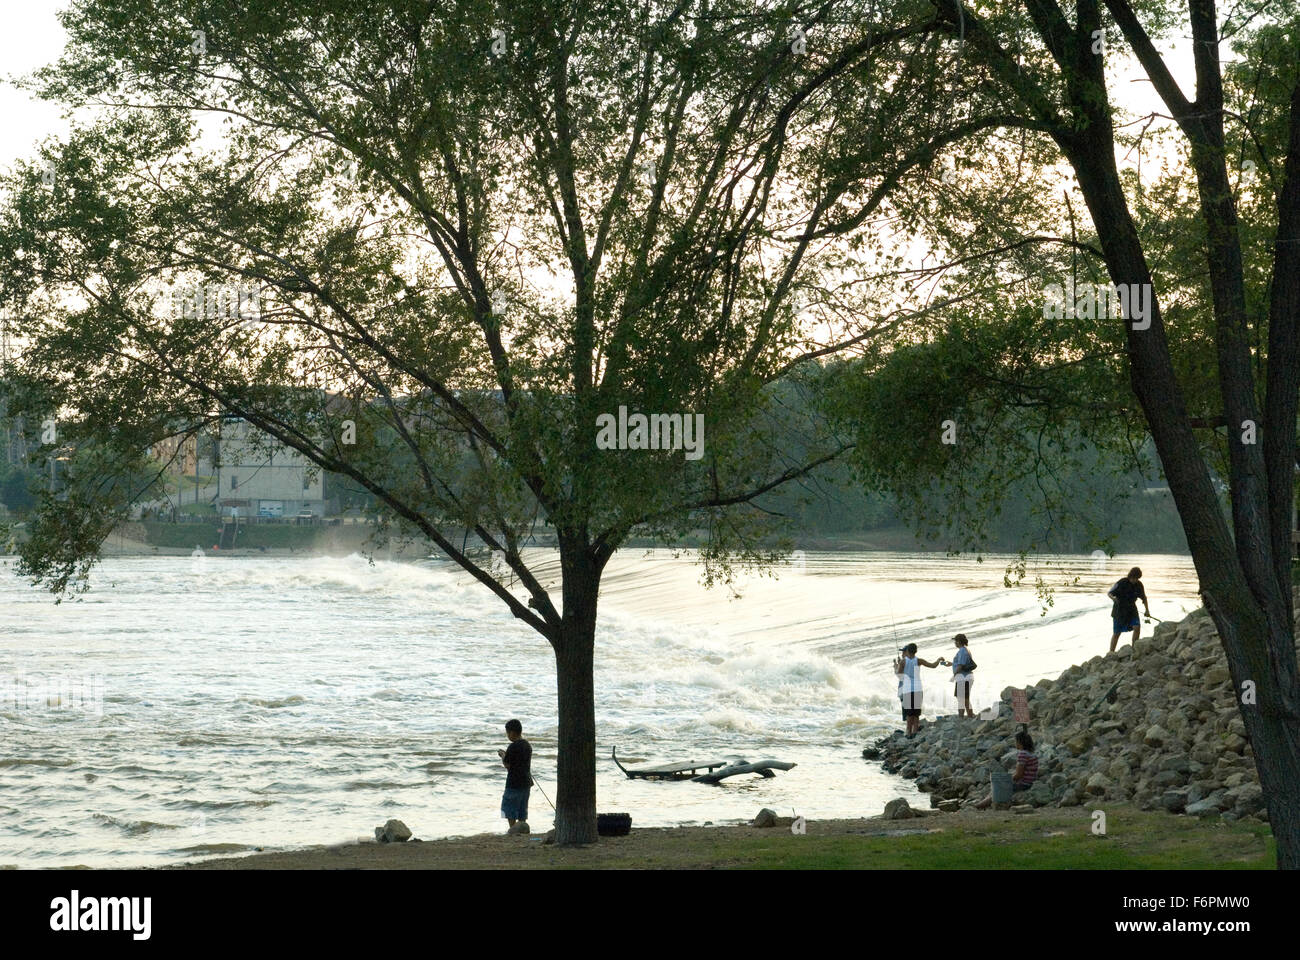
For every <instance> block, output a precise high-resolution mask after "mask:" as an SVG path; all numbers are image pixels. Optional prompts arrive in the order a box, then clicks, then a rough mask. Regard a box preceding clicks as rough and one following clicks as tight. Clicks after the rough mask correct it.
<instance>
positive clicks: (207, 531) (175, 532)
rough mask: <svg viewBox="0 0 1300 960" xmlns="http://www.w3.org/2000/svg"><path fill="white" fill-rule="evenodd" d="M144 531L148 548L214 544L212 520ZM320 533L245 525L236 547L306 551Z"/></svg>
mask: <svg viewBox="0 0 1300 960" xmlns="http://www.w3.org/2000/svg"><path fill="white" fill-rule="evenodd" d="M144 528H145V530H146V531H147V535H148V540H147V541H146V542H147V543H148V544H149V545H150V546H152V547H189V548H191V549H192V548H193V547H194V545H195V544H198V545H199V546H200V547H202V548H203V549H205V550H207V549H209V548H210V547H211V546H212V545H213V544H214V543H216V542H217V540H218V537H219V534H218V532H217V521H216V518H215V517H214V518H210V519H208V520H205V521H204V522H202V523H159V522H157V521H153V520H150V521H146V522H145V523H144ZM320 532H321V528H320V527H316V526H308V525H305V524H303V525H299V524H291V523H249V524H244V525H242V526H241V527H240V528H239V539H238V541H237V542H236V544H235V545H236V546H237V547H239V548H242V549H253V550H256V549H257V548H258V547H293V548H294V549H295V550H309V549H311V548H312V547H313V546H315V544H316V538H317V537H318V536H319V534H320Z"/></svg>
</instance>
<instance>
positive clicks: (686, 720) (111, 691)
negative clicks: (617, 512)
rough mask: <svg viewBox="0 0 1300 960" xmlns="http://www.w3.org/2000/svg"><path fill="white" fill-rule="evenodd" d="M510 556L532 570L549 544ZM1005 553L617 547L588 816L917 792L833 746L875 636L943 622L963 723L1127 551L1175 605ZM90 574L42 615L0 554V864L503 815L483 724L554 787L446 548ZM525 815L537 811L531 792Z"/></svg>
mask: <svg viewBox="0 0 1300 960" xmlns="http://www.w3.org/2000/svg"><path fill="white" fill-rule="evenodd" d="M531 559H532V561H533V562H534V563H535V564H536V565H537V566H538V568H539V569H541V570H542V571H543V573H544V576H543V579H544V581H550V582H553V580H554V579H555V576H556V573H557V569H558V567H557V565H556V563H555V561H554V558H553V557H551V556H549V555H547V554H544V553H541V552H538V553H536V554H534V555H532V557H531ZM1006 562H1007V558H1003V557H986V558H985V559H984V561H983V562H982V563H980V562H977V561H976V560H975V559H974V558H970V557H959V558H953V557H948V556H946V555H943V554H924V553H811V552H810V553H807V554H806V555H804V556H803V557H802V558H801V560H800V561H799V562H798V563H797V564H796V565H794V566H790V567H786V568H783V569H780V570H779V571H778V577H777V578H776V579H773V578H771V577H763V576H751V577H742V578H740V579H739V580H738V581H737V583H736V584H735V589H736V591H738V592H739V594H740V597H739V598H735V597H733V596H732V593H731V591H729V590H727V589H726V588H715V589H712V590H708V589H705V588H704V587H703V586H701V584H700V582H699V581H700V568H699V567H698V565H697V564H696V563H695V562H694V560H693V558H692V557H691V556H690V555H678V556H674V555H673V554H672V553H671V552H669V551H663V550H658V551H642V550H631V549H629V550H624V551H621V552H620V553H619V554H618V555H617V556H616V557H615V559H614V560H613V562H612V563H611V565H610V568H609V570H608V572H607V573H606V579H605V584H604V587H603V590H602V594H601V616H600V627H599V633H598V638H597V650H596V712H597V739H598V742H597V767H598V791H599V794H598V795H599V808H600V809H601V810H608V811H626V812H628V813H630V814H631V815H632V818H633V822H634V824H637V825H640V826H655V825H668V824H697V823H704V822H709V821H712V822H714V823H722V822H729V821H739V820H742V819H749V818H751V817H752V816H753V815H754V814H755V813H756V812H757V810H758V809H759V808H760V807H764V806H768V807H772V808H774V809H776V810H777V812H778V813H779V814H782V815H789V814H790V813H791V812H792V811H793V812H797V813H798V814H800V815H803V816H806V817H808V818H810V819H817V818H829V817H857V816H868V815H873V814H876V813H879V811H880V809H881V808H882V806H883V805H884V803H885V802H886V801H887V800H889V799H892V798H893V797H895V796H906V797H909V798H915V796H916V791H915V789H914V787H913V786H912V784H910V783H908V782H906V781H902V780H899V779H897V778H896V777H892V776H887V775H885V774H882V773H881V772H880V771H879V768H878V765H875V764H868V763H866V762H865V761H863V760H862V759H861V756H860V754H861V748H862V746H863V745H864V744H865V743H866V742H868V741H869V740H870V739H871V738H872V737H874V736H878V735H880V734H882V733H886V732H888V731H890V730H892V729H895V728H897V727H898V726H900V725H901V722H900V719H899V703H898V700H897V697H896V686H897V683H896V680H895V678H894V676H893V673H892V670H891V668H890V662H891V660H892V657H893V654H894V651H895V650H896V648H897V647H898V646H901V645H902V644H904V643H907V642H909V641H914V642H916V643H917V644H918V645H919V647H920V654H921V656H922V657H923V658H926V659H934V658H936V657H938V656H940V655H948V656H950V655H951V653H952V650H953V647H952V643H951V640H950V638H951V636H952V635H953V634H954V633H957V632H959V631H960V632H964V633H966V634H967V635H969V637H970V639H971V650H972V652H973V654H974V657H975V660H976V662H977V663H978V664H979V668H978V670H977V671H976V674H975V676H976V680H975V683H974V689H973V699H974V701H975V706H976V708H977V709H978V708H981V707H983V706H985V705H987V704H988V703H989V702H990V701H991V700H992V699H996V697H997V695H998V694H999V692H1000V691H1001V689H1002V688H1003V687H1004V686H1006V685H1021V684H1025V683H1031V682H1033V681H1035V680H1037V679H1039V678H1041V677H1044V676H1049V675H1051V676H1055V675H1056V674H1057V673H1059V672H1060V671H1061V670H1063V669H1064V668H1065V667H1067V666H1069V665H1070V664H1072V663H1077V662H1081V661H1082V660H1086V659H1088V658H1089V657H1091V656H1093V655H1095V654H1098V653H1104V652H1105V650H1106V648H1107V644H1108V640H1109V633H1110V628H1109V613H1110V603H1109V601H1108V600H1107V599H1106V598H1105V596H1104V594H1105V591H1106V590H1107V589H1108V588H1109V586H1110V584H1112V583H1114V581H1115V580H1116V579H1118V578H1119V577H1120V576H1122V575H1123V574H1124V573H1125V572H1126V571H1127V570H1128V568H1129V567H1130V566H1132V565H1133V564H1135V563H1136V564H1138V565H1140V566H1142V568H1143V570H1144V573H1145V576H1144V582H1145V583H1146V585H1147V591H1148V594H1149V595H1150V596H1151V598H1152V600H1151V606H1152V612H1153V613H1154V614H1155V615H1156V616H1157V617H1160V618H1162V619H1167V620H1177V619H1181V617H1182V616H1183V615H1184V614H1185V613H1186V612H1189V611H1191V610H1192V609H1195V607H1196V606H1197V605H1198V602H1199V601H1198V599H1197V596H1196V589H1197V588H1196V576H1195V572H1194V570H1193V569H1192V565H1191V562H1190V560H1189V559H1188V558H1186V557H1178V556H1147V557H1121V558H1116V559H1115V560H1109V561H1102V560H1093V559H1090V558H1088V557H1065V558H1055V560H1054V561H1053V565H1052V566H1051V567H1050V568H1046V572H1045V578H1046V580H1047V581H1048V582H1049V583H1050V584H1053V585H1054V586H1055V587H1056V590H1055V593H1054V595H1053V597H1052V603H1051V604H1050V605H1046V604H1045V603H1044V602H1043V601H1042V600H1040V599H1039V598H1038V597H1037V596H1036V595H1035V591H1034V589H1033V588H1032V586H1028V585H1027V586H1025V587H1022V588H1016V589H1008V588H1006V587H1004V585H1003V582H1002V578H1003V572H1004V568H1005V565H1006ZM1032 573H1033V570H1032V568H1031V576H1032ZM1075 578H1077V583H1076V582H1074V581H1075ZM1066 581H1068V582H1069V585H1068V586H1063V585H1062V584H1063V583H1064V582H1066ZM92 585H93V589H92V591H91V592H90V593H89V594H86V595H85V596H84V598H83V599H81V600H80V601H76V602H73V601H65V602H64V603H62V604H58V605H56V604H55V603H54V602H53V601H52V599H51V597H50V595H49V594H48V593H45V592H42V591H40V590H37V589H34V588H32V587H30V586H28V585H27V584H26V583H25V582H24V581H22V580H20V579H18V578H17V577H16V576H14V575H13V572H12V560H10V561H5V562H4V565H3V567H0V866H10V865H12V866H19V867H54V866H71V865H87V866H95V867H107V866H119V867H129V866H140V865H152V864H162V863H175V862H180V861H183V860H185V859H187V858H194V857H203V856H213V855H217V854H223V853H239V852H245V851H248V850H250V849H252V848H255V847H293V846H302V845H314V844H324V843H338V842H343V841H349V840H355V839H358V838H360V837H363V836H371V835H373V828H374V827H375V826H377V825H379V824H382V823H383V822H384V821H385V820H387V819H389V818H390V817H396V818H398V819H401V820H403V821H405V822H406V823H407V825H408V826H410V827H411V829H412V830H413V831H414V833H415V835H416V836H419V837H424V838H435V837H442V836H457V835H467V834H473V833H481V832H485V831H493V830H500V829H503V828H504V822H503V821H502V820H500V819H499V805H500V794H501V787H502V783H503V781H504V771H503V769H502V767H501V766H500V763H499V761H498V760H497V756H496V750H497V748H499V747H503V746H505V742H506V741H505V739H504V734H503V732H502V723H503V722H504V721H505V720H506V719H509V718H510V717H518V718H519V719H521V720H522V721H523V723H524V734H525V736H526V737H528V738H529V739H530V740H531V742H532V744H533V750H534V753H533V771H534V773H535V775H536V778H537V780H538V782H539V784H540V787H541V790H542V791H544V792H545V793H546V794H547V795H549V796H550V797H551V798H552V799H554V786H555V785H554V770H555V743H556V740H555V736H556V720H555V669H554V661H553V658H552V655H551V652H550V648H549V646H548V645H547V644H546V642H545V641H544V640H542V639H541V638H540V637H538V636H537V635H536V634H534V633H532V632H531V631H530V630H529V629H528V628H527V627H526V626H524V625H523V624H521V623H520V622H518V621H516V620H515V619H514V618H513V617H511V616H510V615H509V614H508V613H507V612H506V611H505V609H504V607H503V606H502V605H501V604H500V602H499V601H498V600H497V599H496V598H495V597H493V596H491V595H490V594H488V593H487V592H486V591H485V590H483V588H482V587H481V586H480V585H478V584H477V583H474V582H473V581H471V580H469V578H467V577H465V576H463V575H462V574H459V573H458V572H457V571H456V570H454V569H453V568H452V567H451V566H450V565H449V564H447V563H445V562H442V561H437V560H427V561H419V562H401V561H383V560H376V561H375V562H373V563H371V562H368V561H367V560H366V559H364V558H362V557H360V556H356V555H354V556H349V557H315V558H307V557H289V558H280V557H275V558H272V557H265V556H232V557H218V556H215V555H213V556H207V557H203V558H187V557H119V558H112V559H108V560H106V561H105V562H104V563H103V565H102V566H100V567H98V568H97V569H96V571H95V572H94V574H92ZM1143 629H1144V631H1146V632H1148V633H1149V631H1150V629H1151V627H1150V626H1146V625H1144V628H1143ZM949 674H950V671H949V670H948V669H945V668H940V669H937V670H933V671H930V670H925V671H923V678H924V683H925V687H926V705H927V710H926V713H927V715H931V716H933V715H936V714H942V713H946V712H952V708H951V700H950V697H951V684H950V683H948V682H947V679H948V677H949ZM615 747H617V748H618V750H619V758H620V759H621V760H624V761H625V762H630V761H633V760H644V761H653V762H660V763H662V762H670V761H678V760H686V759H695V758H705V757H718V758H737V757H743V758H745V759H748V760H758V759H766V758H774V759H778V760H787V761H792V762H795V763H797V764H798V766H797V767H796V768H795V769H793V770H791V771H789V772H788V773H778V774H777V776H776V777H775V778H774V779H760V778H757V777H739V778H736V779H733V780H729V781H726V782H724V783H723V784H721V785H719V786H706V785H703V784H695V783H689V782H676V783H673V782H668V783H662V782H648V781H639V780H638V781H634V780H628V779H626V778H625V777H624V776H623V775H622V774H621V773H620V772H619V771H618V769H617V768H616V767H615V766H614V764H613V762H612V761H611V760H610V751H611V749H612V748H615ZM529 820H530V822H531V824H532V826H533V828H534V830H535V831H538V832H540V831H542V830H544V829H546V828H548V827H549V826H550V823H551V812H550V808H549V807H548V806H547V801H546V800H545V799H544V798H543V796H542V795H541V794H540V793H539V791H537V790H534V791H533V795H532V800H531V805H530V817H529Z"/></svg>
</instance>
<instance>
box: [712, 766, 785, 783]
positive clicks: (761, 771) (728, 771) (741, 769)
mask: <svg viewBox="0 0 1300 960" xmlns="http://www.w3.org/2000/svg"><path fill="white" fill-rule="evenodd" d="M796 766H798V764H794V763H786V762H785V761H783V760H759V761H758V762H757V763H746V762H745V761H744V760H741V761H739V762H737V763H733V764H732V765H731V766H729V767H723V768H722V769H721V770H716V771H712V772H710V773H703V774H700V775H699V776H698V777H691V782H692V783H717V782H718V781H719V780H725V779H727V777H735V776H739V775H740V774H742V773H757V774H758V775H759V776H763V777H775V776H776V774H775V773H773V772H772V771H773V770H790V769H793V768H794V767H796Z"/></svg>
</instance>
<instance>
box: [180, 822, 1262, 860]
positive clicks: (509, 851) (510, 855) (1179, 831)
mask: <svg viewBox="0 0 1300 960" xmlns="http://www.w3.org/2000/svg"><path fill="white" fill-rule="evenodd" d="M923 813H924V814H925V815H924V816H920V817H917V818H915V819H909V820H884V819H882V818H880V817H872V818H863V819H856V820H822V821H808V823H807V825H806V833H805V834H801V835H795V834H793V833H792V832H791V830H790V827H789V826H788V824H789V822H790V821H789V818H785V819H784V821H780V822H779V825H778V826H776V827H772V828H768V829H757V828H755V827H752V826H747V825H746V826H709V827H665V828H644V829H636V828H634V829H633V830H632V832H631V834H629V835H628V836H626V837H607V838H602V839H601V840H600V841H599V842H598V843H595V844H592V845H590V846H586V847H574V848H560V847H555V846H547V845H544V844H543V843H542V837H541V835H540V834H534V835H532V836H526V837H525V836H506V835H504V834H493V835H479V836H473V837H457V838H451V839H445V840H432V841H424V842H418V841H414V840H413V841H410V842H407V843H394V844H379V843H373V842H372V843H353V844H343V845H339V846H333V847H314V848H310V849H306V850H291V851H268V852H265V853H259V854H254V855H252V856H244V857H231V858H224V859H219V860H206V861H201V862H197V863H193V864H186V865H184V866H181V867H178V868H169V869H198V870H430V869H442V870H483V869H520V870H529V869H533V870H537V869H540V870H547V869H615V870H617V869H745V868H805V869H807V868H813V869H816V868H849V869H917V868H922V869H924V868H944V867H950V868H981V867H983V868H997V867H1002V868H1010V869H1015V868H1031V867H1039V868H1047V869H1050V868H1061V869H1088V868H1106V869H1114V868H1137V869H1142V868H1164V867H1169V866H1175V865H1178V866H1182V867H1184V868H1190V869H1196V868H1198V867H1199V868H1202V869H1221V868H1224V867H1246V868H1250V867H1261V868H1267V867H1269V866H1271V865H1272V864H1273V862H1275V861H1274V860H1273V855H1272V853H1271V842H1270V838H1269V837H1268V829H1267V827H1262V828H1261V827H1259V826H1258V825H1254V826H1252V825H1249V824H1233V825H1226V824H1223V825H1211V824H1209V823H1205V822H1202V821H1199V820H1197V819H1195V818H1191V817H1177V816H1172V815H1169V814H1164V813H1152V812H1146V811H1139V810H1136V809H1131V808H1126V807H1115V808H1108V809H1107V815H1108V825H1107V832H1106V833H1105V834H1102V835H1099V834H1097V833H1096V832H1095V830H1094V824H1095V823H1096V820H1095V818H1094V816H1093V811H1091V810H1090V809H1085V808H1073V809H1048V808H1041V809H1038V810H1033V811H1025V812H1023V813H1015V812H1009V811H994V810H989V811H977V810H973V809H967V810H963V811H961V812H959V813H952V814H942V813H938V812H936V811H924V812H923ZM539 829H540V826H539Z"/></svg>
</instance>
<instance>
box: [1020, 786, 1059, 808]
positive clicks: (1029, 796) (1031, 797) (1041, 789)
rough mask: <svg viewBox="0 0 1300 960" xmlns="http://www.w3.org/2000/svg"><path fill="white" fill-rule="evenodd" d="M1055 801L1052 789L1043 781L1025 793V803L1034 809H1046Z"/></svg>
mask: <svg viewBox="0 0 1300 960" xmlns="http://www.w3.org/2000/svg"><path fill="white" fill-rule="evenodd" d="M1054 799H1055V798H1054V797H1053V796H1052V788H1051V787H1049V786H1048V785H1047V784H1045V783H1043V782H1042V781H1041V780H1040V781H1038V782H1037V783H1035V784H1034V785H1033V786H1032V787H1030V788H1029V789H1028V790H1027V791H1026V792H1025V802H1026V803H1028V804H1029V805H1030V806H1033V807H1045V806H1047V805H1048V804H1049V803H1051V802H1052V800H1054Z"/></svg>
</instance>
